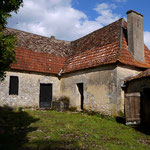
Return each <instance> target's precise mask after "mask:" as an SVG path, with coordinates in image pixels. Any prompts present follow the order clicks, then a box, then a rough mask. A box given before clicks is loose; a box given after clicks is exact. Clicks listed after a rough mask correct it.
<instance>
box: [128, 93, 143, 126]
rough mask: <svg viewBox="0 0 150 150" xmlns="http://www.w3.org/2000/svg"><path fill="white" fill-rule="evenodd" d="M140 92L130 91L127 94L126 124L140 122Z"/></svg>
mask: <svg viewBox="0 0 150 150" xmlns="http://www.w3.org/2000/svg"><path fill="white" fill-rule="evenodd" d="M140 105H141V102H140V93H130V94H126V95H125V117H126V124H127V125H130V124H131V125H132V124H140V122H141V115H140V107H141V106H140Z"/></svg>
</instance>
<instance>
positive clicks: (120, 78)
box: [116, 66, 140, 111]
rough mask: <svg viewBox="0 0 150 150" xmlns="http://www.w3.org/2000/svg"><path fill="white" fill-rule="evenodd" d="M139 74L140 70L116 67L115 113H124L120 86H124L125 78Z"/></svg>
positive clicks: (122, 91)
mask: <svg viewBox="0 0 150 150" xmlns="http://www.w3.org/2000/svg"><path fill="white" fill-rule="evenodd" d="M139 73H140V70H138V69H137V68H131V67H126V66H118V67H117V85H118V86H117V89H116V91H117V95H118V96H117V99H116V104H117V108H116V109H117V111H120V110H121V111H124V90H123V89H122V86H123V84H124V81H125V80H126V79H127V78H130V77H133V76H136V75H137V74H139Z"/></svg>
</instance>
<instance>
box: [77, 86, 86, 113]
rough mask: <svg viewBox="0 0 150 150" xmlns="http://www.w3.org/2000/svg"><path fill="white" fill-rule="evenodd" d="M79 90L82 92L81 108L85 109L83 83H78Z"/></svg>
mask: <svg viewBox="0 0 150 150" xmlns="http://www.w3.org/2000/svg"><path fill="white" fill-rule="evenodd" d="M77 87H78V91H79V94H80V108H81V110H83V109H84V86H83V83H77Z"/></svg>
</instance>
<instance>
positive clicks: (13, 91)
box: [9, 76, 19, 95]
mask: <svg viewBox="0 0 150 150" xmlns="http://www.w3.org/2000/svg"><path fill="white" fill-rule="evenodd" d="M18 85H19V79H18V77H17V76H10V81H9V95H18Z"/></svg>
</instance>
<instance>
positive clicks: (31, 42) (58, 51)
mask: <svg viewBox="0 0 150 150" xmlns="http://www.w3.org/2000/svg"><path fill="white" fill-rule="evenodd" d="M5 33H6V34H9V33H11V34H15V35H16V36H17V39H18V41H17V47H20V48H23V49H28V50H31V51H34V52H44V53H49V54H54V55H57V56H67V55H69V53H70V51H71V44H70V42H68V41H62V40H57V39H55V38H49V37H44V36H41V35H37V34H33V33H28V32H24V31H20V30H16V29H11V28H6V30H5Z"/></svg>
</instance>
